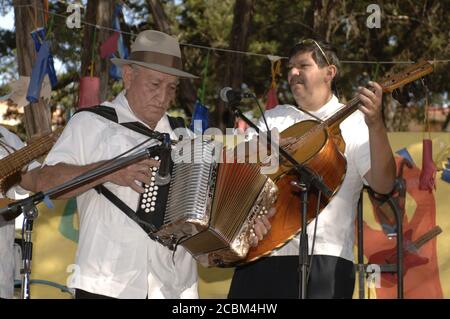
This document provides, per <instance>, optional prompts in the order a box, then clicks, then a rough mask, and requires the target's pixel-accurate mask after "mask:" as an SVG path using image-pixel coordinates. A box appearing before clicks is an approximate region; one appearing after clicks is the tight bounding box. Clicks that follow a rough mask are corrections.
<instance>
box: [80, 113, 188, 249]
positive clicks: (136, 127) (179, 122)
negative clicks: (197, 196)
mask: <svg viewBox="0 0 450 319" xmlns="http://www.w3.org/2000/svg"><path fill="white" fill-rule="evenodd" d="M82 111H88V112H92V113H95V114H97V115H100V116H102V117H104V118H106V119H108V120H110V121H112V122H115V123H118V122H119V120H118V117H117V113H116V110H115V109H114V108H112V107H109V106H106V105H97V106H94V107H90V108H85V109H80V110H78V111H77V112H75V114H76V113H79V112H82ZM168 119H169V124H170V126H171V128H172V129H175V128H181V127H182V128H184V127H186V126H185V124H184V120H183V118H181V117H171V116H168ZM118 124H120V125H122V126H124V127H126V128H128V129H130V130H133V131H135V132H137V133H140V134H142V135H145V136H148V137H154V136H155V132H154V131H153V130H151V129H149V128H148V127H146V126H145V125H143V124H142V123H139V122H126V123H118ZM158 134H159V133H158ZM95 190H96V191H97V192H98V193H99V194H102V195H103V196H105V197H106V198H107V199H108V200H109V201H110V202H111V203H113V204H114V205H115V206H116V207H117V208H119V209H120V210H121V211H122V212H123V213H124V214H125V215H127V216H128V217H129V218H131V219H132V220H133V221H134V222H136V223H137V224H138V225H139V226H141V228H142V229H143V230H144V231H145V232H146V233H147V234H148V235H149V236H150V238H152V239H153V240H156V241H158V238H157V237H156V236H154V235H153V233H155V232H156V231H157V229H156V227H155V226H154V225H153V224H151V223H148V222H146V221H144V220H142V219H141V218H139V217H138V216H137V215H136V212H135V211H134V210H132V209H131V208H130V206H128V205H127V204H125V203H124V201H123V200H121V199H120V198H119V197H117V196H116V195H115V194H114V193H113V192H111V191H110V190H109V189H108V188H106V187H105V186H104V185H103V184H101V185H97V186H95ZM169 248H170V247H169Z"/></svg>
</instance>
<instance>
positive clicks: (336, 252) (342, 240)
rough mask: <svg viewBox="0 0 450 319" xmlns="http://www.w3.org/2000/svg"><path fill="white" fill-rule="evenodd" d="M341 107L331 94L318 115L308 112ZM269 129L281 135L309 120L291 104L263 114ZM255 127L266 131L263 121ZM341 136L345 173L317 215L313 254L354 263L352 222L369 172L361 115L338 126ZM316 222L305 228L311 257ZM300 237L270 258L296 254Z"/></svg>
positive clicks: (366, 133) (326, 114) (327, 112)
mask: <svg viewBox="0 0 450 319" xmlns="http://www.w3.org/2000/svg"><path fill="white" fill-rule="evenodd" d="M341 106H342V104H340V103H339V102H338V99H337V98H336V96H334V95H333V97H332V98H331V100H330V101H329V102H327V103H326V104H325V105H324V106H323V107H322V108H320V110H319V111H317V112H311V113H312V114H313V115H315V116H317V117H318V118H320V119H325V118H328V117H329V116H331V115H332V114H334V113H335V112H336V111H337V109H338V108H340V107H341ZM265 116H266V120H267V124H268V126H269V128H270V129H273V128H277V129H278V130H279V131H280V132H281V131H283V130H285V129H287V128H288V127H290V126H292V125H293V124H295V123H297V122H300V121H303V120H306V119H311V117H310V116H309V115H307V114H305V113H303V112H301V111H300V110H299V109H298V108H296V107H295V106H292V105H279V106H277V107H276V108H274V109H271V110H268V111H267V112H265ZM258 126H259V127H260V128H261V129H262V130H265V125H264V124H263V122H262V121H260V122H259V123H258ZM340 129H341V133H342V137H343V138H344V141H345V143H346V147H345V154H344V155H345V157H346V159H347V172H346V175H345V179H344V181H343V183H342V186H341V188H340V189H339V191H338V193H337V194H336V195H335V196H334V197H333V198H332V200H331V201H330V203H329V204H328V205H327V206H326V207H325V208H324V209H323V211H322V212H321V213H320V215H319V217H318V221H317V232H316V240H315V245H314V255H329V256H337V257H342V258H344V259H347V260H350V261H353V242H354V220H355V215H356V211H357V203H358V199H359V195H360V192H361V189H362V187H363V181H364V175H365V174H366V173H367V172H368V171H369V169H370V148H369V131H368V128H367V125H366V123H365V122H364V114H363V113H362V112H360V111H356V112H355V113H353V114H352V115H350V116H349V117H348V118H347V119H345V120H344V121H343V122H342V123H341V125H340ZM314 224H315V220H313V221H312V222H311V223H310V224H309V225H308V228H307V231H308V239H309V240H308V246H309V253H310V254H311V248H312V237H313V232H314ZM299 243H300V237H299V236H296V237H294V238H293V239H292V240H290V241H289V242H288V243H287V244H286V245H284V246H283V247H281V248H279V249H277V250H275V251H273V252H272V256H284V255H298V254H299Z"/></svg>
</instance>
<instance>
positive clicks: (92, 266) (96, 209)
mask: <svg viewBox="0 0 450 319" xmlns="http://www.w3.org/2000/svg"><path fill="white" fill-rule="evenodd" d="M103 105H106V106H110V107H114V108H115V110H116V113H117V116H118V120H119V123H123V122H131V121H139V120H138V118H137V117H136V116H135V114H134V113H133V112H132V110H131V109H130V107H129V105H128V102H127V99H126V97H125V95H124V93H123V92H122V93H120V94H119V95H118V96H117V97H116V99H115V100H114V101H113V102H111V103H109V102H105V103H104V104H103ZM141 123H142V122H141ZM143 124H144V123H143ZM155 130H156V131H158V132H161V133H169V134H170V135H171V137H172V138H173V139H176V136H175V134H174V132H173V130H172V129H171V127H170V124H169V121H168V118H167V115H165V116H164V117H163V118H162V119H161V120H160V121H159V122H158V124H157V126H156V128H155ZM145 139H147V137H146V136H144V135H142V134H139V133H137V132H135V131H132V130H130V129H128V128H125V127H123V126H122V125H120V124H117V123H115V122H112V121H110V120H107V119H105V118H103V117H101V116H98V115H96V114H93V113H91V112H81V113H79V114H76V115H75V116H74V117H73V118H72V119H71V120H70V121H69V123H68V124H67V127H66V128H65V130H64V132H63V133H62V135H61V137H60V138H59V139H58V141H57V143H56V144H55V146H54V147H53V149H52V150H51V151H50V153H49V154H48V156H47V158H46V160H45V162H44V165H55V164H58V163H67V164H72V165H80V166H82V165H87V164H91V163H95V162H98V161H102V160H108V159H111V158H113V157H115V156H117V155H119V154H121V153H123V152H125V151H127V150H128V149H130V148H132V147H134V146H136V145H137V144H139V143H141V142H143V141H144V140H145ZM152 144H154V141H153V142H151V143H147V144H145V145H143V146H142V147H141V148H140V149H143V148H145V147H149V146H150V145H152ZM105 186H106V187H107V188H108V189H109V190H110V191H111V192H113V193H114V194H115V195H116V196H117V197H119V198H120V199H121V200H123V201H124V202H125V203H126V204H127V205H128V206H129V207H131V209H133V210H135V211H136V209H137V205H138V200H139V193H137V192H135V191H134V190H133V189H132V188H130V187H124V186H119V185H115V184H113V183H106V184H105ZM77 207H78V212H79V216H80V234H79V243H78V250H77V257H76V267H75V268H74V269H75V271H74V273H73V274H72V275H71V277H70V282H69V287H71V288H78V289H82V290H86V291H89V292H91V293H95V294H101V295H107V296H111V297H117V298H145V297H146V296H147V297H148V298H197V297H198V292H197V264H196V262H195V261H194V259H193V258H192V256H191V255H190V254H189V253H188V252H187V251H186V250H185V249H184V248H183V247H181V246H179V247H178V248H177V249H176V252H175V254H174V255H173V252H172V251H170V250H169V249H168V248H166V247H163V246H162V245H161V244H159V243H157V242H155V241H153V240H151V239H150V238H149V237H148V235H147V234H146V233H145V232H144V231H143V230H142V229H141V227H140V226H138V225H137V224H136V223H135V222H134V221H132V220H131V219H130V218H129V217H127V216H126V215H125V214H124V213H123V212H122V211H121V210H119V209H118V208H117V207H116V206H115V205H114V204H112V203H111V202H110V201H109V200H108V199H106V198H105V197H104V196H103V195H99V194H98V193H97V192H96V191H95V190H94V189H91V190H89V191H86V192H84V193H83V194H81V195H79V196H78V197H77Z"/></svg>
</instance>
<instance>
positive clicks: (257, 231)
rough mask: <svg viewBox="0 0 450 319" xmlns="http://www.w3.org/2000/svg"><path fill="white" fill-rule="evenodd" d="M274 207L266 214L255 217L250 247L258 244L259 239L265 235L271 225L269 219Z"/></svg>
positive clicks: (274, 211) (273, 212) (273, 213)
mask: <svg viewBox="0 0 450 319" xmlns="http://www.w3.org/2000/svg"><path fill="white" fill-rule="evenodd" d="M275 213H276V209H275V207H272V208H271V209H269V212H268V213H267V214H266V215H262V216H259V217H258V218H256V221H255V224H254V225H253V229H254V235H253V236H251V238H250V244H251V246H252V247H256V246H258V243H259V241H260V240H262V239H263V238H264V236H266V235H267V233H268V232H269V231H270V228H271V227H272V226H271V225H270V222H269V219H270V218H271V217H272V216H273V215H275Z"/></svg>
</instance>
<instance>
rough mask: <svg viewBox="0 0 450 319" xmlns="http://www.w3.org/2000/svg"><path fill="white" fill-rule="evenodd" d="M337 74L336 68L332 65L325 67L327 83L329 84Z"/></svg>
mask: <svg viewBox="0 0 450 319" xmlns="http://www.w3.org/2000/svg"><path fill="white" fill-rule="evenodd" d="M336 74H337V68H336V66H335V65H334V64H332V65H329V66H327V78H326V79H327V82H328V81H329V82H330V83H331V82H332V81H333V79H334V78H335V77H336Z"/></svg>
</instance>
